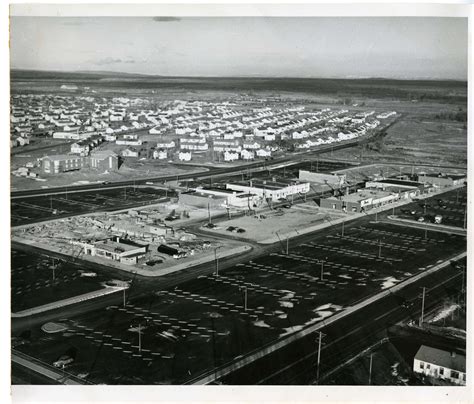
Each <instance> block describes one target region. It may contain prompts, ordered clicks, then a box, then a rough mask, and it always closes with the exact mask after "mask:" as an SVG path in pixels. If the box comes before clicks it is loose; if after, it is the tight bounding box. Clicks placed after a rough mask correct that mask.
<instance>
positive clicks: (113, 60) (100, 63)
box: [92, 56, 135, 66]
mask: <svg viewBox="0 0 474 404" xmlns="http://www.w3.org/2000/svg"><path fill="white" fill-rule="evenodd" d="M92 63H93V64H95V65H97V66H106V65H114V64H119V63H135V60H133V59H131V58H127V59H120V58H113V57H110V56H108V57H106V58H103V59H99V60H94V61H93V62H92Z"/></svg>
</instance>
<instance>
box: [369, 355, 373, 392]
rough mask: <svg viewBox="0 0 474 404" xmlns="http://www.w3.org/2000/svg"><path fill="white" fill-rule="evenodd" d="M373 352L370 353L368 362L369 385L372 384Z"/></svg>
mask: <svg viewBox="0 0 474 404" xmlns="http://www.w3.org/2000/svg"><path fill="white" fill-rule="evenodd" d="M373 356H374V354H373V353H371V354H370V364H369V386H370V385H371V384H372V358H373Z"/></svg>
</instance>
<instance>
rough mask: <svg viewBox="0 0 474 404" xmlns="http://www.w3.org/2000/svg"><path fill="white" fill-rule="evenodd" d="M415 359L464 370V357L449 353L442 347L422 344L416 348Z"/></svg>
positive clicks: (460, 370)
mask: <svg viewBox="0 0 474 404" xmlns="http://www.w3.org/2000/svg"><path fill="white" fill-rule="evenodd" d="M415 359H418V360H420V361H422V362H426V363H431V364H433V365H438V366H443V367H445V368H448V369H452V370H457V371H459V372H463V373H465V372H466V357H465V356H464V355H460V354H457V353H451V352H448V351H444V350H442V349H437V348H433V347H430V346H426V345H422V346H421V347H420V349H418V352H417V353H416V355H415Z"/></svg>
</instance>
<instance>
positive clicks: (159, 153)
mask: <svg viewBox="0 0 474 404" xmlns="http://www.w3.org/2000/svg"><path fill="white" fill-rule="evenodd" d="M153 158H154V159H158V160H165V159H167V158H168V152H167V151H166V150H163V149H159V150H153Z"/></svg>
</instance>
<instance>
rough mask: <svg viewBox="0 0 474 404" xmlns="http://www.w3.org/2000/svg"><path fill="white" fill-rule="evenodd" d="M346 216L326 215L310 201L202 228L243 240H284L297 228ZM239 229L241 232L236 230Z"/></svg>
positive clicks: (293, 234) (332, 213) (293, 233)
mask: <svg viewBox="0 0 474 404" xmlns="http://www.w3.org/2000/svg"><path fill="white" fill-rule="evenodd" d="M344 216H347V215H345V214H343V213H341V214H338V213H335V212H331V213H330V214H329V213H328V212H326V211H324V210H322V211H320V210H319V208H318V206H316V205H315V204H314V203H313V204H311V203H309V202H308V203H306V204H299V205H293V206H292V207H291V208H282V209H277V210H274V211H270V212H265V213H264V214H260V213H257V214H256V215H252V216H242V217H238V218H236V219H231V220H226V221H221V222H219V223H218V228H214V229H206V230H207V231H210V232H212V233H216V234H222V235H226V236H228V235H235V236H237V237H239V238H243V239H246V240H251V241H256V242H261V241H264V240H267V239H272V238H275V239H278V238H280V241H281V242H283V243H285V239H286V237H287V236H288V237H294V236H296V235H298V231H299V230H303V229H304V228H305V227H311V226H316V225H318V224H321V225H322V224H327V223H331V221H332V220H336V219H340V218H342V217H344ZM238 229H243V230H245V232H241V231H238Z"/></svg>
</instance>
